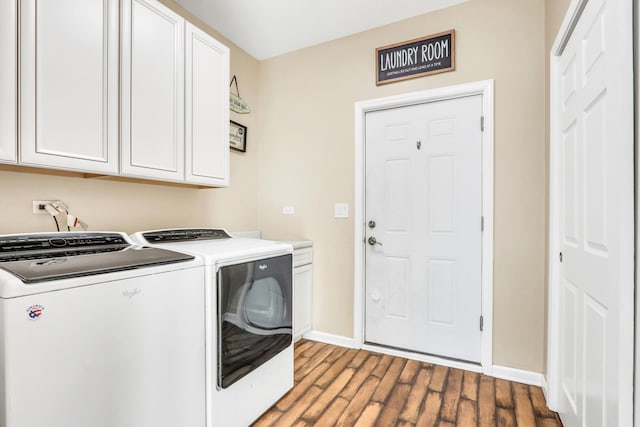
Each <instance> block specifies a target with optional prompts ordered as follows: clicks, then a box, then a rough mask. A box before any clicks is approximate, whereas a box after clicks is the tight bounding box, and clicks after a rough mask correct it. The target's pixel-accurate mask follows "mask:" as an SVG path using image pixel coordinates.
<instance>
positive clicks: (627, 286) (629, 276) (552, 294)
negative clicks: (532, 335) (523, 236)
mask: <svg viewBox="0 0 640 427" xmlns="http://www.w3.org/2000/svg"><path fill="white" fill-rule="evenodd" d="M588 2H589V0H572V1H571V3H570V4H569V7H568V9H567V12H566V14H565V17H564V20H563V21H562V24H561V26H560V29H559V30H558V34H557V36H556V39H555V41H554V43H553V46H552V48H551V51H550V52H549V64H550V65H549V85H550V89H549V91H550V94H549V104H550V105H549V132H550V135H549V144H550V145H549V236H548V239H549V244H548V259H547V262H548V273H547V274H548V277H547V283H548V285H547V292H548V319H547V322H548V324H547V370H546V382H547V388H546V389H545V392H546V398H547V404H548V406H549V408H551V409H552V410H558V409H559V408H558V406H559V403H560V393H561V390H560V387H561V385H560V374H561V372H560V364H561V355H560V347H561V339H562V334H561V331H560V319H561V316H562V313H561V307H560V285H561V270H560V262H559V258H558V255H557V254H558V253H559V252H560V237H559V236H558V231H559V229H560V224H561V218H560V214H559V209H560V207H561V206H562V201H561V194H560V188H561V184H562V181H561V176H560V162H561V159H562V157H561V154H562V153H561V151H560V147H559V142H560V140H559V137H558V135H559V130H560V128H559V126H560V123H559V120H558V116H559V114H560V112H561V111H562V109H561V105H560V96H561V90H562V87H561V83H560V82H559V78H557V76H556V75H557V74H558V73H559V71H561V70H560V68H559V67H560V66H559V64H558V60H559V59H558V58H559V56H560V55H561V54H562V52H563V51H564V48H565V47H566V45H567V43H568V42H569V39H570V37H571V35H572V33H573V30H574V29H575V27H576V25H577V24H578V22H579V20H580V18H581V16H582V12H583V11H584V9H585V7H586V5H587V3H588ZM627 7H628V13H620V14H619V15H618V18H619V19H621V20H623V19H626V18H627V17H628V16H630V15H632V14H633V12H632V5H631V3H629V5H628V6H627ZM632 43H633V37H632V35H631V34H630V35H629V37H628V40H623V41H621V42H620V43H618V44H614V45H615V46H617V47H618V48H620V49H623V50H625V51H630V44H632ZM631 60H632V61H633V59H631ZM623 73H626V70H622V71H620V78H623V79H625V80H627V79H628V81H629V82H633V78H634V76H633V73H629V74H625V75H623ZM628 92H629V94H630V96H633V93H634V89H633V83H631V87H630V88H629V91H628ZM625 105H627V107H628V108H624V106H618V107H617V108H619V109H620V115H621V116H624V117H625V118H626V120H630V121H633V119H634V111H633V110H634V108H633V102H631V103H627V104H625ZM618 136H619V137H620V138H622V139H624V138H629V139H632V138H634V135H633V131H631V132H629V129H627V128H626V127H625V128H624V129H620V130H618ZM634 144H635V143H634ZM634 147H635V146H634ZM634 149H635V148H634ZM631 185H633V186H635V178H632V182H631ZM633 191H634V194H635V191H636V189H633ZM634 203H635V201H634V200H629V208H630V209H628V211H629V212H630V214H629V215H630V219H631V221H632V222H633V223H634V225H633V228H634V229H635V228H636V224H635V220H634V215H636V214H635V213H633V212H634ZM639 215H640V214H639ZM634 233H635V230H634ZM634 245H635V238H634ZM625 249H627V251H629V253H628V254H626V255H627V256H626V257H621V262H620V269H621V270H622V269H623V268H624V271H623V272H622V273H621V275H620V277H621V287H620V290H621V293H624V291H627V293H628V295H626V296H624V295H621V298H620V319H621V320H620V333H619V336H620V339H619V350H620V355H619V359H618V360H617V361H615V362H611V363H618V364H619V365H621V366H622V365H625V366H626V367H627V368H630V369H629V375H626V376H625V375H621V376H619V384H618V387H619V389H618V396H619V404H620V406H619V409H618V412H619V415H620V418H619V420H618V421H619V423H620V425H631V424H632V420H633V409H634V408H633V407H634V396H633V395H634V376H635V375H637V373H635V374H634V345H635V342H634V333H635V332H634V328H635V326H634V322H635V321H634V313H635V310H636V307H635V304H634V300H635V293H634V288H635V277H634V275H635V271H634V270H635V265H634V264H635V263H634V258H635V256H636V255H635V254H634V250H635V248H633V247H631V248H625ZM639 314H640V313H639ZM639 354H640V353H639ZM623 369H624V368H623ZM635 404H636V407H640V404H639V403H638V396H636V397H635ZM637 415H638V414H636V416H637Z"/></svg>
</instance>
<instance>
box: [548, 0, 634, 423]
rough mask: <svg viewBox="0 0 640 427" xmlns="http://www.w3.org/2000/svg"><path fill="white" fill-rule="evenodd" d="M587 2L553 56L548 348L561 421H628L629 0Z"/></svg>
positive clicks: (630, 284) (630, 229)
mask: <svg viewBox="0 0 640 427" xmlns="http://www.w3.org/2000/svg"><path fill="white" fill-rule="evenodd" d="M585 3H586V6H585V8H584V10H583V11H582V15H581V16H580V18H579V20H578V21H577V24H575V27H574V28H573V31H572V33H571V35H570V38H569V39H568V42H567V44H566V47H565V48H564V50H563V51H562V54H561V55H560V56H559V57H557V58H555V59H554V60H555V63H554V72H553V78H554V86H555V89H554V92H555V95H554V99H555V105H556V107H555V108H554V111H555V112H554V116H553V120H555V125H554V135H553V144H554V146H553V147H552V149H553V150H554V151H553V152H554V153H555V155H556V159H557V161H556V162H555V167H556V170H557V178H556V179H555V180H554V181H552V182H555V185H556V189H557V195H558V197H557V198H556V200H557V202H556V203H557V206H556V209H555V212H556V219H555V222H556V223H557V234H556V235H555V236H553V235H552V239H555V240H556V242H557V243H556V247H557V249H558V251H557V252H555V251H553V253H552V256H553V257H554V258H555V259H552V263H551V265H552V269H555V270H557V272H558V274H557V276H556V279H555V281H554V282H553V283H552V288H551V292H552V296H553V295H554V294H555V295H557V297H558V298H557V301H558V305H557V308H556V309H552V310H554V311H552V315H554V314H555V317H554V318H553V317H552V324H551V327H552V328H554V323H555V324H557V330H558V334H557V339H556V341H555V342H551V343H550V346H557V348H556V347H552V351H554V350H555V351H556V354H557V355H558V358H557V364H558V374H559V375H558V382H557V384H556V385H555V387H554V388H556V391H555V393H557V394H558V396H559V400H558V408H557V409H558V411H559V412H560V415H561V418H562V422H563V424H564V425H565V427H573V426H609V427H617V426H630V425H632V424H631V423H632V421H631V419H632V418H631V415H632V407H631V399H632V392H633V390H632V382H631V381H632V377H633V359H632V357H633V335H632V331H633V295H634V294H633V239H634V226H633V117H632V115H631V112H632V111H633V104H632V102H633V99H632V93H633V86H632V83H633V81H632V74H631V68H630V67H631V58H632V51H631V49H630V47H631V37H632V34H631V19H632V16H631V2H628V4H627V2H617V1H605V0H588V1H587V2H585ZM627 7H628V9H629V10H628V11H626V12H625V10H624V9H625V8H627ZM625 46H627V48H628V50H627V48H625ZM552 191H554V189H552ZM553 221H554V220H553V219H552V223H553ZM554 264H555V266H554ZM554 319H555V320H554ZM556 322H557V323H556ZM552 354H553V353H552ZM551 363H552V364H553V363H554V362H553V361H552V362H551Z"/></svg>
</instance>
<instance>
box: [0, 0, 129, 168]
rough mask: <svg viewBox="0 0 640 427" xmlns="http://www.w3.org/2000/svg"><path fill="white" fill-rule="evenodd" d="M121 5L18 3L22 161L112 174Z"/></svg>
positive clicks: (106, 1) (68, 0)
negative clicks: (119, 9)
mask: <svg viewBox="0 0 640 427" xmlns="http://www.w3.org/2000/svg"><path fill="white" fill-rule="evenodd" d="M118 3H119V2H118V0H83V1H81V2H78V1H75V0H58V1H55V2H52V1H50V0H23V1H21V2H20V25H21V27H20V67H21V68H20V105H21V110H20V111H21V119H20V122H21V137H20V138H21V148H20V155H21V159H20V160H21V162H22V163H24V164H30V165H36V166H46V167H53V168H62V169H73V170H81V171H90V172H105V173H116V172H117V170H118V156H117V151H118V55H117V52H118ZM3 96H4V95H3Z"/></svg>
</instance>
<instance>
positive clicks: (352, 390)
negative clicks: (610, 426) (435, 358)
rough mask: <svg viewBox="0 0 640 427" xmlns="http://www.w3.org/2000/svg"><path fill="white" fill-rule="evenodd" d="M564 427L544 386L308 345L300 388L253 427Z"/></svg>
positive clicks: (298, 362)
mask: <svg viewBox="0 0 640 427" xmlns="http://www.w3.org/2000/svg"><path fill="white" fill-rule="evenodd" d="M268 426H273V427H309V426H318V427H322V426H327V427H329V426H330V427H333V426H338V427H366V426H398V427H412V426H420V427H422V426H433V427H451V426H461V427H467V426H469V427H474V426H478V427H485V426H500V427H511V426H513V427H556V426H558V427H561V426H562V423H561V422H560V419H559V418H558V416H557V414H556V413H554V412H551V411H550V410H549V409H548V408H547V405H546V402H545V399H544V396H543V394H542V390H541V389H540V388H539V387H533V386H528V385H525V384H519V383H514V382H510V381H504V380H500V379H496V378H492V377H487V376H485V375H481V374H478V373H474V372H468V371H463V370H460V369H455V368H447V367H444V366H439V365H432V364H430V363H423V362H418V361H415V360H408V359H403V358H399V357H393V356H389V355H383V354H379V353H373V352H369V351H365V350H355V349H347V348H343V347H336V346H332V345H329V344H323V343H318V342H313V341H308V340H300V341H298V342H297V343H296V345H295V386H294V387H293V389H291V391H289V393H287V394H286V395H285V396H284V397H283V398H282V399H280V400H279V401H278V402H277V403H276V404H275V405H274V406H272V407H271V408H270V409H269V410H268V411H267V412H265V413H264V414H263V415H262V416H261V417H260V418H259V419H258V420H256V422H255V423H254V424H253V427H268Z"/></svg>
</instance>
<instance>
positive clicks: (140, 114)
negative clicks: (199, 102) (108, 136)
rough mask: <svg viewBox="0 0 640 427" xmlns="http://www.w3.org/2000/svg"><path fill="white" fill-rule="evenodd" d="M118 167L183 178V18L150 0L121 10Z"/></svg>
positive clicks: (130, 2) (129, 2)
mask: <svg viewBox="0 0 640 427" xmlns="http://www.w3.org/2000/svg"><path fill="white" fill-rule="evenodd" d="M121 83H122V156H121V158H122V165H121V173H122V174H123V175H128V176H137V177H144V178H157V179H164V180H175V181H182V180H184V19H183V18H182V17H181V16H180V15H178V14H176V13H175V12H173V11H172V10H170V9H169V8H167V7H166V6H164V5H162V4H160V3H158V2H156V1H152V0H125V1H123V10H122V82H121Z"/></svg>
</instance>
